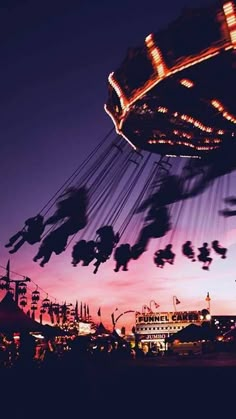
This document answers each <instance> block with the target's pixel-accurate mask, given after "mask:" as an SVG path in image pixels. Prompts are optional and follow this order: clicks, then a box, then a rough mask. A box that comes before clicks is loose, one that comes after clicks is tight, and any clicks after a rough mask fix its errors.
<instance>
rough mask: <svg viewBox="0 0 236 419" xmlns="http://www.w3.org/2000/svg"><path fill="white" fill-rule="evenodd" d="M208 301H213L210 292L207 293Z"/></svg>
mask: <svg viewBox="0 0 236 419" xmlns="http://www.w3.org/2000/svg"><path fill="white" fill-rule="evenodd" d="M206 301H211V299H210V294H209V292H208V293H207V296H206Z"/></svg>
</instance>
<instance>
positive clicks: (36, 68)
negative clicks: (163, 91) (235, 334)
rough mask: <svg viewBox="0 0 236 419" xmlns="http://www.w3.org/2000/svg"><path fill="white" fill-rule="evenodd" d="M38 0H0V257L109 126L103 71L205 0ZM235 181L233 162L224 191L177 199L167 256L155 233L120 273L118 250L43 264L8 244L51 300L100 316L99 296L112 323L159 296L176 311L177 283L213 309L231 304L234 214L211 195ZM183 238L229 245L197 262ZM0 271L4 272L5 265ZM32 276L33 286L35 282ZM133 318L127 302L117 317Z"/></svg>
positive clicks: (183, 294) (185, 294)
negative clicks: (157, 257) (208, 260)
mask: <svg viewBox="0 0 236 419" xmlns="http://www.w3.org/2000/svg"><path fill="white" fill-rule="evenodd" d="M33 3H34V4H32V2H31V1H23V0H18V1H16V2H15V4H14V2H13V1H12V2H11V7H6V8H4V7H1V13H0V32H1V41H0V48H1V78H0V85H1V87H0V90H1V99H0V110H1V124H0V130H1V133H0V138H1V139H0V141H1V152H0V162H1V163H0V179H1V181H0V196H1V206H0V208H1V210H0V214H1V220H0V265H1V266H6V263H7V260H8V259H9V253H8V251H7V249H5V247H4V245H5V244H6V243H7V241H8V239H9V237H10V236H11V235H12V234H14V233H15V232H17V231H18V230H19V229H21V228H22V226H23V223H24V220H26V219H27V218H29V217H31V216H33V215H35V214H37V213H38V212H39V210H40V209H41V208H42V207H43V206H44V204H45V203H46V202H47V201H48V200H49V199H50V198H51V196H52V195H53V194H54V192H55V191H56V190H57V189H58V188H59V187H60V186H61V185H62V184H63V182H64V181H65V180H66V179H67V178H68V177H69V176H70V175H71V173H72V172H73V171H74V170H75V169H76V167H77V166H78V165H79V164H80V163H81V162H82V161H83V160H84V159H85V158H86V157H87V155H88V154H89V153H90V152H91V151H92V150H93V149H94V148H95V146H96V145H97V143H98V142H99V141H100V139H101V138H102V137H104V136H105V134H106V133H107V132H108V131H109V130H110V129H111V128H112V123H111V120H110V119H109V117H108V116H107V114H106V113H105V112H104V109H103V105H104V103H105V101H106V97H107V77H108V75H109V73H110V72H111V71H113V70H114V69H116V68H117V67H118V65H119V64H120V62H121V60H123V58H124V56H125V54H126V51H127V49H128V47H130V46H136V45H140V44H142V43H143V41H144V39H145V37H146V36H147V35H148V34H149V33H151V32H156V31H157V30H159V29H161V28H163V27H166V26H167V25H168V23H169V22H170V21H171V20H173V19H174V18H175V17H177V16H178V15H179V14H180V12H181V9H182V8H183V6H197V5H199V4H204V3H205V1H203V0H202V1H201V0H199V1H197V0H185V1H184V0H178V1H174V0H167V1H165V2H163V3H162V4H160V2H158V1H156V0H150V1H149V2H148V7H145V8H144V3H143V1H139V0H138V1H137V0H121V1H119V2H109V1H108V0H103V1H101V2H99V1H97V0H91V1H71V0H69V1H67V2H64V1H61V0H58V1H50V2H46V1H41V2H39V3H37V4H35V2H33ZM225 184H226V183H225ZM234 184H235V174H231V176H230V185H229V186H230V189H229V190H228V191H227V193H226V191H225V190H223V189H222V190H221V191H220V192H219V191H218V190H217V189H213V188H212V189H211V191H210V189H209V190H207V191H206V192H205V193H204V194H202V195H201V197H197V198H196V199H195V200H194V203H193V202H191V201H187V202H186V203H185V204H184V210H183V212H182V217H181V222H180V223H178V225H177V229H176V231H175V237H174V247H175V248H174V251H175V253H176V261H175V264H174V266H172V265H169V264H166V266H165V267H164V269H158V268H157V267H156V266H155V264H154V263H153V253H154V251H155V250H156V249H157V242H155V240H152V242H151V246H150V248H149V250H148V252H146V253H144V254H143V256H142V257H141V258H140V259H139V260H138V261H131V262H130V264H129V271H128V272H122V271H120V272H119V273H115V272H114V271H113V269H114V265H115V263H114V260H113V258H111V259H110V260H109V261H108V262H107V263H106V264H104V265H102V266H101V268H100V269H99V271H98V273H97V274H96V275H93V273H92V268H90V267H89V268H84V267H81V266H78V267H77V268H74V267H73V266H72V265H71V255H70V252H71V248H69V249H67V251H66V252H65V253H63V254H62V255H60V256H55V255H53V256H52V258H51V260H50V262H49V263H48V264H47V265H46V266H45V267H44V268H41V267H40V266H39V265H38V264H36V263H34V262H33V261H32V259H33V257H34V256H35V254H36V252H37V249H38V245H34V246H30V245H28V244H25V245H24V246H23V247H22V248H21V249H20V251H18V252H17V253H16V254H14V255H11V257H10V261H11V269H12V270H13V271H15V272H18V273H20V274H22V275H27V276H29V277H30V278H32V280H33V281H34V283H36V284H38V285H39V287H41V288H42V289H44V290H45V292H46V293H48V295H50V296H53V297H54V298H56V299H57V301H58V302H63V301H65V300H66V302H72V303H73V304H74V303H75V301H76V300H78V301H79V302H80V301H83V302H86V303H88V304H89V307H90V314H91V315H92V317H93V319H94V320H95V321H98V316H97V311H98V308H99V307H101V313H102V316H101V318H102V321H103V322H104V324H105V325H106V326H107V327H111V313H112V312H113V311H114V310H115V309H116V308H118V309H119V311H118V312H117V313H121V312H123V311H125V310H138V311H139V310H141V308H142V306H143V305H144V304H147V305H149V302H150V300H152V299H154V300H155V301H156V302H157V303H158V304H159V305H160V310H161V311H168V310H169V311H171V310H173V305H172V297H173V296H174V295H175V296H177V297H178V299H179V300H180V301H181V305H180V306H179V307H178V308H179V309H181V310H201V309H202V308H204V307H206V305H207V303H206V302H205V297H206V295H207V292H209V293H210V296H211V312H212V314H234V313H235V300H236V288H235V273H234V268H235V257H236V240H235V231H236V218H235V217H232V218H228V219H222V218H220V217H218V218H217V217H215V218H214V219H208V220H207V222H206V219H207V214H209V207H210V204H211V203H212V202H213V203H214V205H215V206H216V208H219V209H223V207H224V203H223V198H224V197H226V196H227V195H228V196H229V195H236V193H235V190H234ZM217 191H218V192H217ZM214 194H215V195H216V194H217V196H215V195H214ZM214 196H215V197H214ZM196 202H197V203H196ZM193 210H194V211H198V212H199V217H198V220H199V221H198V223H197V226H195V230H196V229H197V230H198V232H197V233H196V231H194V230H193V227H191V229H190V228H189V219H190V216H191V211H193ZM190 233H191V237H190ZM187 239H189V240H191V239H192V240H193V242H194V245H195V248H197V247H200V245H202V243H203V241H208V242H209V243H210V242H211V241H212V240H215V239H218V240H219V241H220V242H221V243H222V244H223V245H224V246H226V247H228V257H227V259H226V260H222V259H220V257H219V256H217V255H216V256H215V255H214V256H213V258H214V260H213V263H212V265H211V267H210V271H209V272H206V271H203V270H202V269H201V264H200V263H199V262H196V263H191V261H189V260H188V259H186V258H184V257H183V256H182V255H181V251H180V248H181V244H182V243H183V242H184V241H185V240H187ZM166 240H167V239H166V238H165V240H163V242H165V244H167V241H166ZM0 274H4V270H3V269H2V268H1V270H0ZM13 277H14V275H13ZM30 287H31V288H32V290H33V289H34V286H33V285H32V284H31V285H30ZM3 295H4V293H3V292H2V291H1V295H0V296H3ZM42 297H43V298H45V297H46V294H45V295H43V296H42ZM133 324H134V316H133V314H132V313H131V314H129V315H127V316H125V317H124V318H123V319H121V320H120V323H119V324H118V325H117V326H118V327H121V326H123V325H127V326H132V325H133Z"/></svg>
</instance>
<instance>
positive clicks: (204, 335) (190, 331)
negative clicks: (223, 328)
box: [167, 324, 214, 342]
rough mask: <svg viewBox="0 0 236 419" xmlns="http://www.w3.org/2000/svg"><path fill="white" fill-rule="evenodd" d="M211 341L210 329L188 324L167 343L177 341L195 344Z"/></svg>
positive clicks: (212, 333)
mask: <svg viewBox="0 0 236 419" xmlns="http://www.w3.org/2000/svg"><path fill="white" fill-rule="evenodd" d="M212 339H214V332H213V330H212V329H211V328H210V327H207V326H197V325H196V324H190V325H189V326H187V327H185V328H184V329H182V330H180V331H179V332H177V333H174V334H173V335H172V336H170V337H169V338H168V339H167V341H168V342H173V341H174V340H179V341H180V342H195V341H199V340H212Z"/></svg>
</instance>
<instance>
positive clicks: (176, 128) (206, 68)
mask: <svg viewBox="0 0 236 419" xmlns="http://www.w3.org/2000/svg"><path fill="white" fill-rule="evenodd" d="M235 10H236V7H235V1H234V2H233V1H230V2H223V3H222V4H221V5H219V2H218V3H217V5H214V6H211V7H204V8H198V9H186V10H185V11H184V12H183V14H182V15H181V16H180V17H179V18H178V19H177V20H175V21H174V22H173V23H171V24H170V25H169V26H168V28H167V29H166V30H163V31H160V32H158V33H156V34H151V35H149V36H147V38H146V39H145V45H143V46H142V47H138V48H131V49H129V50H128V53H127V56H126V58H125V60H124V61H123V63H122V64H121V66H120V67H119V69H118V70H116V71H115V72H114V73H111V74H110V75H109V78H108V80H109V95H108V100H107V103H106V105H105V110H106V112H107V113H108V115H109V116H110V117H111V118H112V120H113V123H114V124H115V128H116V131H117V133H118V134H121V135H122V136H123V137H124V138H125V139H126V140H127V141H128V142H129V143H130V144H131V145H132V146H133V147H134V148H136V149H143V150H148V151H150V152H154V153H158V154H160V155H171V156H173V155H176V156H204V155H207V154H208V153H209V152H212V151H214V150H218V149H219V148H220V147H222V146H225V145H226V146H228V145H229V144H230V146H231V145H233V144H234V142H235V141H236V102H235V97H234V94H233V91H234V86H235V72H236V55H235V54H236V12H235Z"/></svg>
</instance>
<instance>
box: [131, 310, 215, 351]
mask: <svg viewBox="0 0 236 419" xmlns="http://www.w3.org/2000/svg"><path fill="white" fill-rule="evenodd" d="M210 319H211V316H210V314H209V311H208V310H205V309H204V310H202V311H175V312H174V311H173V312H156V313H148V314H145V313H136V315H135V333H136V337H137V339H138V342H139V344H140V345H141V346H142V348H143V350H144V351H146V350H148V349H149V348H152V349H154V350H157V351H163V350H166V349H167V346H166V338H168V337H170V336H171V335H173V334H174V333H177V332H179V331H180V330H181V329H183V328H184V327H186V326H188V325H189V324H195V325H199V326H200V325H201V324H202V322H203V321H209V320H210Z"/></svg>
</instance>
